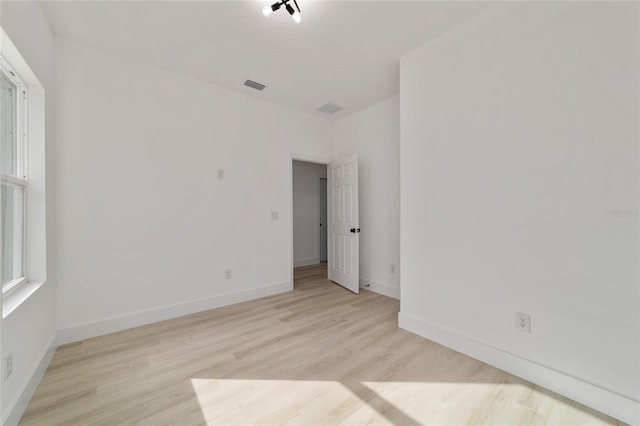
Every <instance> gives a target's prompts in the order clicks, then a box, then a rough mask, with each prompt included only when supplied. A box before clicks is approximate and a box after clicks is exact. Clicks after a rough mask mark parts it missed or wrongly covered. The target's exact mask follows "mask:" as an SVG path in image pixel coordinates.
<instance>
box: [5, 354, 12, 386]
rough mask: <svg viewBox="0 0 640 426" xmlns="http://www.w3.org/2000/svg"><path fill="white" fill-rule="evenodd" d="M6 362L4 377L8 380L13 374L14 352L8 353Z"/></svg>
mask: <svg viewBox="0 0 640 426" xmlns="http://www.w3.org/2000/svg"><path fill="white" fill-rule="evenodd" d="M4 364H5V370H4V371H5V374H4V378H5V380H8V379H9V377H11V374H13V354H9V355H7V357H6V358H5V362H4Z"/></svg>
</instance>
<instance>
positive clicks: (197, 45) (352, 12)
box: [43, 0, 493, 118]
mask: <svg viewBox="0 0 640 426" xmlns="http://www.w3.org/2000/svg"><path fill="white" fill-rule="evenodd" d="M272 1H275V0H272ZM270 3H271V2H270V1H238V0H235V1H71V2H69V1H45V2H43V6H44V9H45V13H46V15H47V17H48V19H49V22H50V24H51V27H52V28H53V31H54V32H55V33H56V34H58V35H60V36H63V37H67V38H69V39H72V40H75V41H77V42H80V43H83V44H86V45H89V46H92V47H95V48H98V49H101V50H104V51H107V52H110V53H113V54H117V55H120V56H124V57H127V58H131V59H136V60H139V61H142V62H145V63H148V64H153V65H157V66H159V67H162V68H165V69H169V70H172V71H175V72H178V73H182V74H185V75H189V76H192V77H195V78H198V79H200V80H204V81H207V82H210V83H213V84H217V85H219V86H223V87H227V88H229V89H233V90H237V91H240V92H243V93H246V94H249V95H251V96H256V97H259V98H262V99H266V100H270V101H273V102H277V103H280V104H284V105H288V106H290V107H292V108H295V109H298V110H302V111H307V112H310V113H313V114H317V115H321V116H327V115H326V114H325V113H322V112H319V111H317V108H318V107H320V106H321V105H323V104H325V103H327V102H332V103H334V104H337V105H340V106H343V107H345V109H344V110H343V111H340V112H338V113H336V114H334V115H333V116H332V117H334V118H337V117H342V116H345V115H348V114H350V113H352V112H355V111H358V110H360V109H363V108H366V107H367V106H370V105H373V104H375V103H376V102H379V101H382V100H384V99H387V98H389V97H391V96H394V95H396V94H397V93H398V86H399V70H398V59H399V58H400V57H401V56H402V55H403V54H404V53H406V52H409V51H411V50H412V49H414V48H416V47H418V46H421V45H423V44H425V43H427V42H428V41H430V40H433V39H434V38H436V37H438V36H439V35H441V34H443V33H445V32H446V31H448V30H450V29H451V28H453V27H455V26H457V25H459V24H460V23H461V22H463V21H466V20H468V19H471V18H473V17H474V16H476V15H477V14H479V13H481V12H482V11H484V10H485V9H487V8H489V7H490V6H491V5H492V4H493V3H488V2H478V1H472V2H458V1H443V2H440V1H310V0H298V4H299V5H300V9H301V10H302V22H301V23H300V24H296V23H294V22H293V21H292V19H291V18H290V17H289V15H288V14H287V13H286V12H285V11H284V10H280V11H277V12H275V13H274V14H272V15H271V16H270V17H268V18H266V17H264V16H263V15H262V8H263V7H264V6H265V5H267V4H270ZM246 79H251V80H254V81H257V82H260V83H262V84H265V85H266V86H267V88H266V89H265V90H264V91H262V92H258V91H256V90H254V89H250V88H247V87H245V86H243V83H244V81H245V80H246Z"/></svg>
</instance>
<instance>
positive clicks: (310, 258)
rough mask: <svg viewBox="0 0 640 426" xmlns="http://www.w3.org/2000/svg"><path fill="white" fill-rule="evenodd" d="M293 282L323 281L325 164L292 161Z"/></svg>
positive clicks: (325, 252) (325, 233) (325, 229)
mask: <svg viewBox="0 0 640 426" xmlns="http://www.w3.org/2000/svg"><path fill="white" fill-rule="evenodd" d="M291 176H292V180H291V181H292V222H293V238H292V240H293V241H292V246H293V269H294V271H293V272H294V273H293V282H294V288H295V287H296V285H297V284H298V283H299V281H300V278H302V277H305V278H311V277H307V275H312V276H313V277H314V278H318V277H317V275H318V274H320V273H321V274H322V275H324V276H325V277H326V265H327V263H326V262H327V258H328V253H327V250H328V247H327V164H326V163H325V164H322V163H315V162H309V161H303V160H295V159H292V175H291Z"/></svg>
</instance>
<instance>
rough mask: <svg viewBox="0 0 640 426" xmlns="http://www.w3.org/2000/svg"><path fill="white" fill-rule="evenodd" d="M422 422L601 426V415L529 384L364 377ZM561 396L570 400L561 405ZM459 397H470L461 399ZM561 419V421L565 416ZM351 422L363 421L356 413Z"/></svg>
mask: <svg viewBox="0 0 640 426" xmlns="http://www.w3.org/2000/svg"><path fill="white" fill-rule="evenodd" d="M362 385H363V386H365V387H367V388H369V389H371V391H372V392H373V393H375V394H376V395H378V396H379V398H381V399H383V400H386V401H388V402H389V403H390V404H391V405H392V406H396V407H398V408H399V409H401V410H402V412H403V413H404V414H405V415H407V416H408V417H410V418H412V419H415V420H416V421H417V422H418V423H420V424H443V425H444V424H491V425H495V424H514V421H517V423H519V424H559V422H562V423H565V424H566V422H567V421H568V420H569V419H570V420H569V424H574V425H595V424H598V425H601V424H603V421H602V419H601V415H600V414H599V413H597V412H594V411H592V410H583V409H581V408H580V407H577V406H576V405H575V404H573V403H571V402H570V401H568V400H566V399H565V398H562V397H560V396H558V395H556V394H553V393H552V392H549V391H546V390H544V389H541V388H539V387H536V386H533V385H530V384H526V383H509V382H497V383H491V382H489V383H456V382H362ZM558 398H561V399H563V400H564V401H565V402H566V403H564V404H563V403H561V404H558V400H557V399H558ZM450 401H456V402H455V406H453V405H452V404H451V402H450ZM460 401H465V403H464V404H460ZM560 419H562V420H560ZM348 420H349V422H359V420H360V419H359V418H357V417H356V416H355V415H354V416H352V417H350V418H349V419H348Z"/></svg>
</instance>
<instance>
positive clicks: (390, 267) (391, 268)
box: [389, 263, 396, 274]
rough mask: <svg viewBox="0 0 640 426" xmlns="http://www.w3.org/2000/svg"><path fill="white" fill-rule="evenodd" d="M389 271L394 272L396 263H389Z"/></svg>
mask: <svg viewBox="0 0 640 426" xmlns="http://www.w3.org/2000/svg"><path fill="white" fill-rule="evenodd" d="M389 272H390V273H392V274H395V273H396V265H394V264H393V263H392V264H391V265H389Z"/></svg>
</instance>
